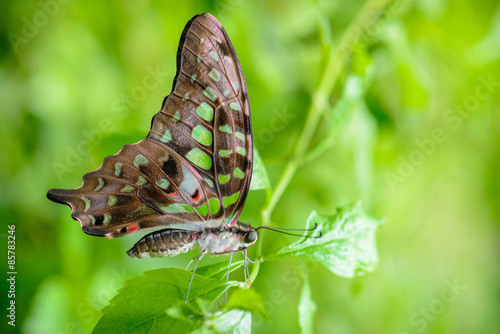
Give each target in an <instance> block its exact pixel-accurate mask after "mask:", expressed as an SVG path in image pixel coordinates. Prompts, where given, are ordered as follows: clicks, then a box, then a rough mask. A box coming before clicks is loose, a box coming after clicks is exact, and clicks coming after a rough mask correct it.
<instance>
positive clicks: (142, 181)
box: [135, 175, 148, 186]
mask: <svg viewBox="0 0 500 334" xmlns="http://www.w3.org/2000/svg"><path fill="white" fill-rule="evenodd" d="M147 183H148V181H146V179H145V178H144V176H142V175H139V178H138V179H137V182H136V183H135V184H136V185H138V186H144V185H146V184H147Z"/></svg>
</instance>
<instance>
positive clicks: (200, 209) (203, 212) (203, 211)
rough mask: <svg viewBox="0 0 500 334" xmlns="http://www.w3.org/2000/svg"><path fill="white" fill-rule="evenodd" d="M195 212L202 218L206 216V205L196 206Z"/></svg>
mask: <svg viewBox="0 0 500 334" xmlns="http://www.w3.org/2000/svg"><path fill="white" fill-rule="evenodd" d="M196 211H198V213H199V214H200V215H202V216H206V215H208V206H207V203H204V204H203V205H200V206H197V207H196Z"/></svg>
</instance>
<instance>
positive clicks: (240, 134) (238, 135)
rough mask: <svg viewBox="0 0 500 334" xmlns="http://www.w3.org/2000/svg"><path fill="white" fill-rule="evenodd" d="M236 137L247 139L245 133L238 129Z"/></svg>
mask: <svg viewBox="0 0 500 334" xmlns="http://www.w3.org/2000/svg"><path fill="white" fill-rule="evenodd" d="M235 135H236V137H238V138H239V139H240V140H243V141H245V135H244V134H243V133H241V132H238V131H236V132H235Z"/></svg>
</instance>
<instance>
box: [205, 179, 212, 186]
mask: <svg viewBox="0 0 500 334" xmlns="http://www.w3.org/2000/svg"><path fill="white" fill-rule="evenodd" d="M205 182H206V183H207V184H208V185H209V186H210V187H211V188H213V187H214V183H213V182H212V180H210V179H205Z"/></svg>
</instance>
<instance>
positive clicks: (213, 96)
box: [203, 87, 217, 101]
mask: <svg viewBox="0 0 500 334" xmlns="http://www.w3.org/2000/svg"><path fill="white" fill-rule="evenodd" d="M203 95H205V96H206V97H208V98H209V99H210V100H212V101H215V99H216V98H217V95H216V94H215V92H214V90H213V89H212V87H207V88H205V90H204V91H203Z"/></svg>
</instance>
